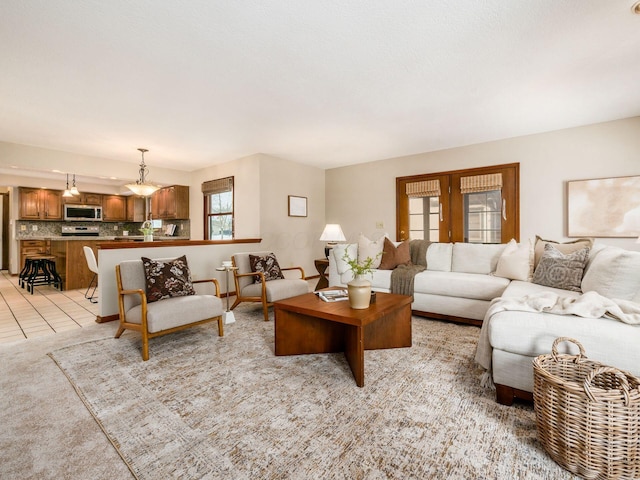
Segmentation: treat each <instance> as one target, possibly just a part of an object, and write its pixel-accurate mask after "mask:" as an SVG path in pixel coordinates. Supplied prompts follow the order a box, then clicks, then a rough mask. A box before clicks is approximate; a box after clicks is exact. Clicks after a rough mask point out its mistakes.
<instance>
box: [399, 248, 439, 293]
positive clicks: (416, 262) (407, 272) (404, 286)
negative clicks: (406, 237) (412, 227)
mask: <svg viewBox="0 0 640 480" xmlns="http://www.w3.org/2000/svg"><path fill="white" fill-rule="evenodd" d="M430 244H431V242H429V241H427V240H411V241H410V242H409V255H410V256H411V264H410V265H398V266H397V267H396V268H394V269H393V271H392V272H391V287H390V288H391V293H397V294H399V295H409V296H411V297H413V279H414V277H415V276H416V274H418V273H420V272H422V271H423V270H426V268H427V249H428V248H429V245H430Z"/></svg>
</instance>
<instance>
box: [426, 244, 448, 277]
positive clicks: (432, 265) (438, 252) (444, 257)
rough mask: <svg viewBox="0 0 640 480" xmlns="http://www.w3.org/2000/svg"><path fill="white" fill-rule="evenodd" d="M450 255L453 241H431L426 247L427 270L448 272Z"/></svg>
mask: <svg viewBox="0 0 640 480" xmlns="http://www.w3.org/2000/svg"><path fill="white" fill-rule="evenodd" d="M452 255H453V243H432V244H431V245H429V248H427V270H434V271H436V272H450V271H451V256H452Z"/></svg>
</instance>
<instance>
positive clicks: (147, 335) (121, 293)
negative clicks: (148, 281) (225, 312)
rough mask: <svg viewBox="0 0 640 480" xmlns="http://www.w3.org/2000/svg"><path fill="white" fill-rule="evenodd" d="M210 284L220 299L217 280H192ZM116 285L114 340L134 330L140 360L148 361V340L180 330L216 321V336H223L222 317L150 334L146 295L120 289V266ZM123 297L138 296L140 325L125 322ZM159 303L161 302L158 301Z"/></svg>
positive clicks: (117, 269) (139, 291)
mask: <svg viewBox="0 0 640 480" xmlns="http://www.w3.org/2000/svg"><path fill="white" fill-rule="evenodd" d="M206 282H212V283H213V284H214V285H215V289H216V297H220V284H219V283H218V280H217V279H215V278H210V279H205V280H193V281H192V283H206ZM116 284H117V286H118V306H119V309H120V326H119V327H118V331H117V332H116V336H115V338H120V335H122V334H123V333H124V331H125V330H126V329H129V330H135V331H137V332H140V333H141V334H142V360H144V361H147V360H149V339H151V338H155V337H160V336H162V335H167V334H169V333H174V332H178V331H180V330H185V329H187V328H190V327H195V326H196V325H202V324H204V323H209V322H213V321H216V320H217V321H218V336H220V337H222V336H224V323H223V320H222V315H218V316H216V317H211V318H206V319H204V320H199V321H197V322H193V323H188V324H186V325H180V326H178V327H173V328H169V329H167V330H161V331H159V332H154V333H151V332H149V329H148V327H147V294H146V292H145V291H144V290H143V289H136V290H124V289H123V288H122V277H121V276H120V265H116ZM125 295H140V300H141V304H142V323H131V322H127V318H126V312H125V311H124V296H125ZM159 301H160V302H161V301H162V300H159Z"/></svg>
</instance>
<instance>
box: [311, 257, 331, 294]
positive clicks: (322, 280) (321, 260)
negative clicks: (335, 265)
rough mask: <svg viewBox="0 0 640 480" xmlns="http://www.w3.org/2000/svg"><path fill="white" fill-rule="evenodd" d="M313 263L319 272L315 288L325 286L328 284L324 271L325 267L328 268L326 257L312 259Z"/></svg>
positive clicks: (318, 288)
mask: <svg viewBox="0 0 640 480" xmlns="http://www.w3.org/2000/svg"><path fill="white" fill-rule="evenodd" d="M314 263H315V265H316V270H317V271H318V273H319V274H320V280H318V284H317V285H316V290H320V289H321V288H327V287H328V286H329V279H328V278H327V275H326V271H327V268H329V260H327V259H326V258H319V259H318V260H314Z"/></svg>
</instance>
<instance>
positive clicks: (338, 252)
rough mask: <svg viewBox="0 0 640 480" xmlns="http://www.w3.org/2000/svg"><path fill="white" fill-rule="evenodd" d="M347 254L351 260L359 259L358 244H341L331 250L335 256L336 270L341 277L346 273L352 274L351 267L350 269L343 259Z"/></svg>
mask: <svg viewBox="0 0 640 480" xmlns="http://www.w3.org/2000/svg"><path fill="white" fill-rule="evenodd" d="M345 252H346V253H347V254H348V255H349V258H354V259H355V258H357V255H358V244H356V243H341V244H339V245H336V246H335V247H333V248H332V249H331V255H333V259H334V260H335V262H336V269H337V270H338V273H339V274H340V275H342V274H344V273H346V272H351V267H349V264H348V263H347V262H345V261H344V259H343V258H342V257H344V254H345Z"/></svg>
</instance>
